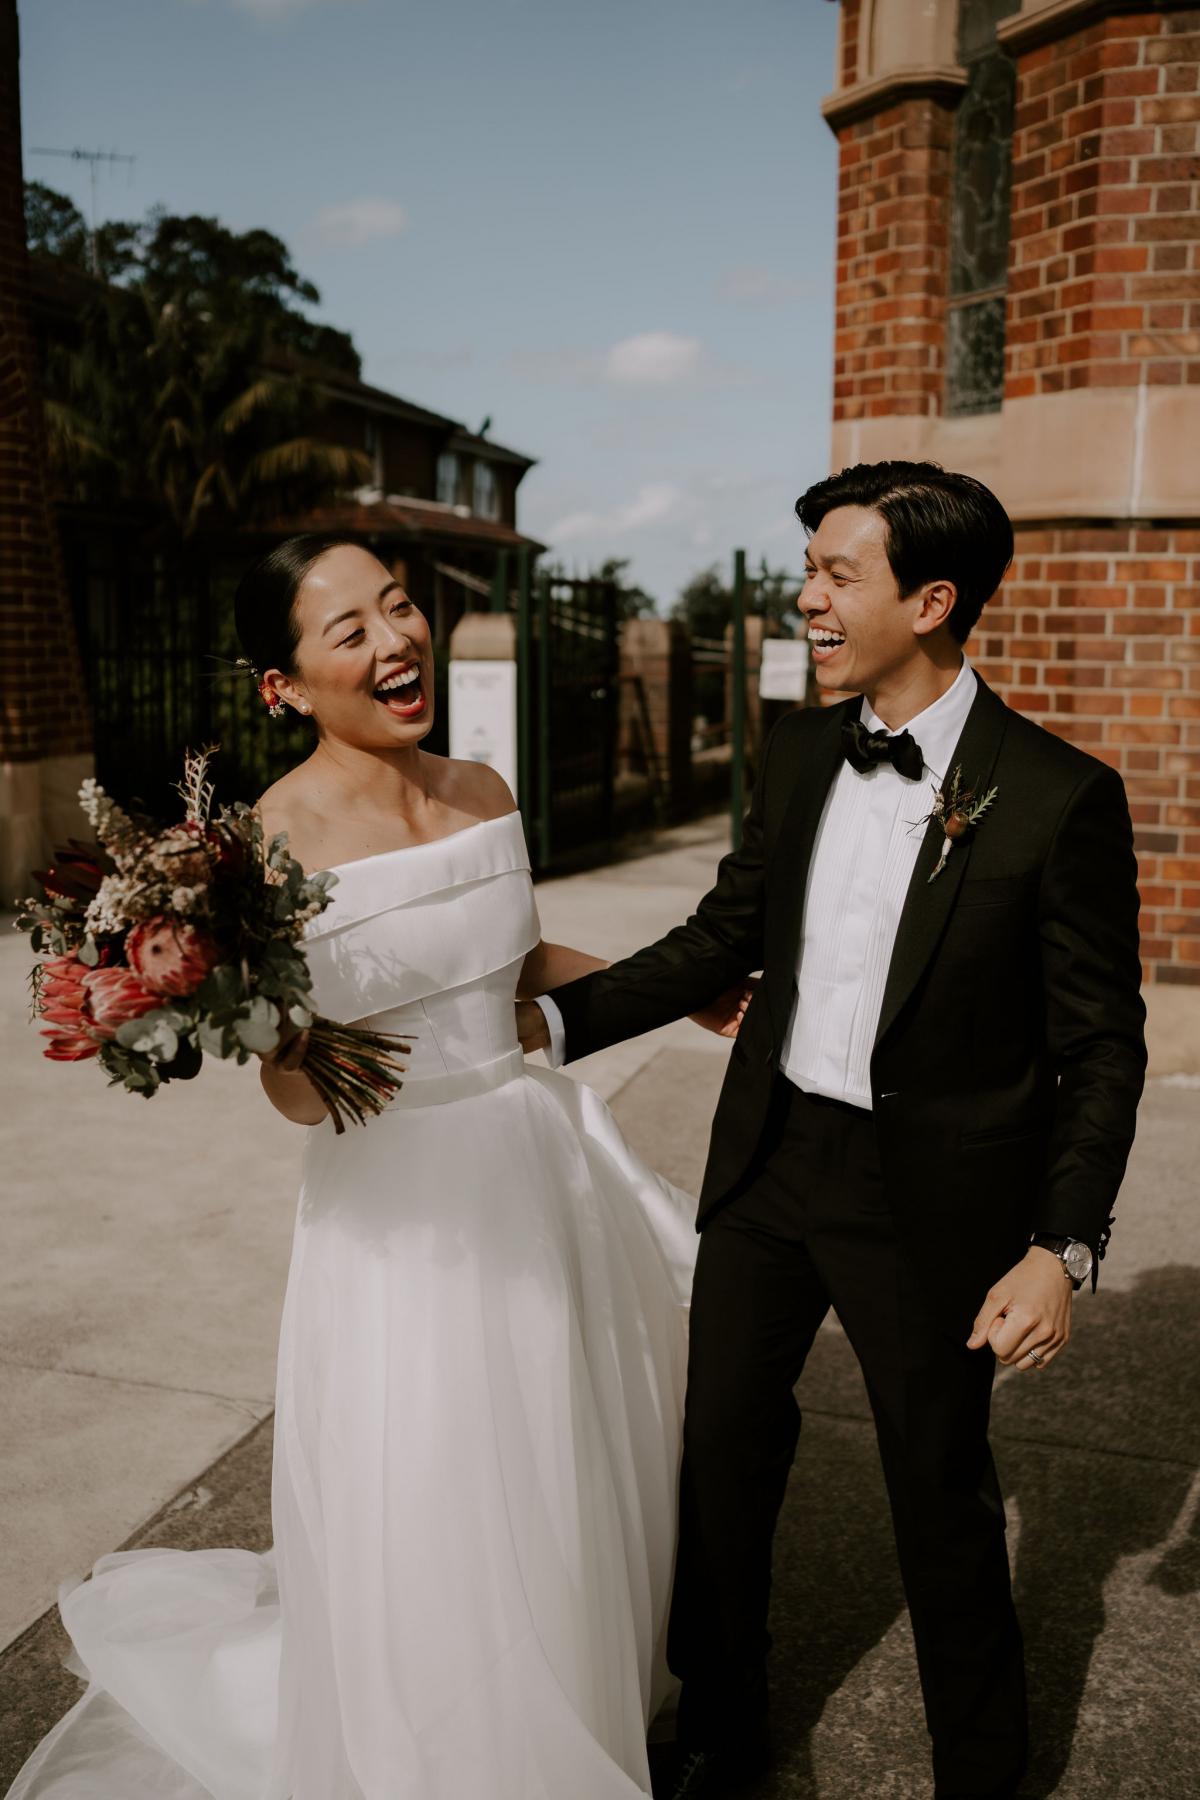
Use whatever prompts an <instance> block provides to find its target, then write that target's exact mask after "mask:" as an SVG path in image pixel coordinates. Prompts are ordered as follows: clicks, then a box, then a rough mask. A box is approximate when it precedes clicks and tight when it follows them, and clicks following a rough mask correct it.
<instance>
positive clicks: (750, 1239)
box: [669, 1076, 1027, 1795]
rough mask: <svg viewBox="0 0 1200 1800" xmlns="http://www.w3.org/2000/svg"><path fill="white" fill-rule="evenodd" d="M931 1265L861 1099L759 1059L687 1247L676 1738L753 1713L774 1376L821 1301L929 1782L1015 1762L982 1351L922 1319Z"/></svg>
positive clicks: (796, 1364) (774, 1470)
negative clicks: (860, 1415)
mask: <svg viewBox="0 0 1200 1800" xmlns="http://www.w3.org/2000/svg"><path fill="white" fill-rule="evenodd" d="M929 1178H930V1180H931V1181H936V1180H937V1146H936V1145H935V1144H931V1145H930V1175H929ZM965 1198H966V1197H964V1199H965ZM937 1279H938V1272H937V1270H936V1269H935V1268H918V1267H916V1266H914V1265H912V1264H911V1263H910V1261H909V1260H908V1259H907V1258H906V1257H905V1256H903V1255H901V1253H900V1251H899V1248H898V1245H897V1240H896V1233H895V1228H894V1225H893V1222H892V1219H891V1215H890V1212H889V1209H888V1206H887V1203H886V1200H885V1198H884V1191H883V1182H882V1177H881V1174H880V1168H879V1157H878V1151H877V1146H876V1138H875V1127H874V1120H873V1118H872V1116H871V1114H870V1113H869V1112H867V1111H865V1110H864V1109H862V1108H860V1107H854V1106H848V1105H846V1104H844V1103H843V1102H840V1101H836V1100H825V1099H821V1098H818V1097H814V1096H811V1095H808V1094H805V1093H802V1092H801V1091H800V1090H799V1089H797V1088H795V1087H794V1086H793V1085H792V1084H791V1083H790V1082H789V1081H787V1080H786V1079H785V1078H784V1077H783V1076H779V1077H778V1079H777V1083H776V1088H775V1091H774V1094H773V1098H772V1107H771V1116H770V1120H769V1123H768V1127H767V1130H766V1132H765V1133H764V1136H763V1139H762V1143H761V1147H760V1150H759V1153H758V1156H757V1158H756V1161H755V1164H754V1166H753V1168H752V1169H751V1171H750V1173H749V1174H748V1175H747V1177H746V1178H745V1180H744V1181H743V1183H742V1184H741V1187H740V1189H739V1190H738V1191H737V1192H736V1193H735V1194H734V1196H733V1197H732V1198H731V1199H730V1201H729V1202H728V1203H727V1204H726V1205H725V1206H724V1207H723V1208H722V1210H721V1211H720V1212H719V1213H718V1214H717V1215H716V1217H715V1218H714V1219H713V1220H712V1222H711V1223H710V1224H709V1225H707V1226H706V1227H705V1229H704V1231H703V1233H702V1235H701V1241H700V1251H699V1257H698V1261H697V1266H696V1278H695V1287H694V1292H693V1300H692V1314H691V1350H690V1355H689V1365H688V1391H687V1410H686V1418H685V1424H684V1460H683V1473H682V1481H681V1494H680V1543H679V1561H678V1568H677V1574H676V1583H675V1596H674V1601H673V1605H672V1612H671V1624H670V1640H669V1661H670V1665H671V1668H672V1670H673V1671H674V1673H675V1674H676V1675H677V1676H679V1677H680V1678H681V1679H682V1681H683V1694H682V1697H681V1701H680V1714H679V1730H680V1737H681V1739H683V1740H684V1741H685V1742H687V1743H688V1744H690V1745H694V1746H697V1747H705V1748H718V1749H719V1748H728V1749H729V1750H730V1751H731V1752H732V1753H733V1754H735V1755H736V1754H737V1753H738V1750H739V1747H740V1746H742V1745H746V1744H750V1745H753V1744H754V1743H755V1742H756V1741H757V1740H758V1739H759V1738H760V1737H761V1735H762V1733H763V1730H764V1724H765V1711H766V1676H765V1662H766V1654H767V1650H768V1648H769V1643H770V1640H769V1637H768V1632H767V1610H768V1604H769V1599H770V1586H771V1540H772V1536H773V1533H774V1529H775V1522H776V1519H777V1517H778V1514H779V1508H780V1506H781V1504H782V1502H783V1497H784V1490H785V1488H786V1485H787V1478H788V1472H789V1469H790V1468H791V1463H792V1458H793V1456H794V1454H795V1449H796V1443H797V1440H798V1437H799V1432H800V1414H799V1410H798V1408H797V1405H796V1401H795V1398H794V1396H793V1393H792V1389H793V1387H794V1386H795V1383H796V1381H797V1380H798V1379H799V1376H800V1373H801V1371H802V1369H803V1367H804V1363H805V1359H806V1357H807V1355H808V1351H809V1347H810V1345H811V1344H812V1341H813V1338H814V1336H815V1335H816V1332H817V1328H818V1327H819V1325H820V1323H821V1321H822V1319H823V1318H824V1317H825V1314H826V1313H827V1311H828V1310H829V1308H830V1307H831V1306H832V1307H833V1309H834V1311H835V1313H836V1314H837V1317H838V1318H839V1320H840V1321H841V1323H842V1325H843V1327H844V1329H845V1332H846V1335H847V1337H848V1338H849V1340H850V1343H851V1345H852V1346H853V1348H854V1352H855V1354H856V1356H857V1357H858V1361H859V1363H860V1365H861V1367H862V1371H863V1375H864V1377H865V1379H866V1384H867V1390H868V1393H869V1396H870V1402H871V1407H872V1410H873V1413H874V1417H875V1427H876V1432H877V1436H878V1442H879V1451H880V1456H881V1458H882V1462H883V1471H884V1477H885V1480H886V1483H887V1490H888V1496H889V1499H890V1502H891V1509H892V1519H893V1525H894V1528H895V1535H896V1545H897V1550H898V1553H899V1561H900V1570H901V1575H902V1578H903V1582H904V1588H905V1593H906V1596H907V1600H908V1605H909V1610H910V1613H911V1617H912V1625H913V1635H914V1639H915V1642H916V1650H917V1659H918V1664H919V1669H920V1677H921V1685H922V1690H923V1693H924V1698H925V1714H926V1720H927V1723H928V1726H929V1730H930V1733H931V1736H932V1740H933V1767H934V1777H935V1784H936V1788H937V1791H938V1792H939V1793H945V1794H951V1793H953V1794H956V1795H958V1794H962V1795H971V1794H979V1795H983V1794H992V1793H995V1792H997V1791H1003V1789H1004V1788H1005V1787H1006V1786H1009V1785H1015V1783H1016V1781H1017V1779H1018V1778H1019V1776H1020V1774H1021V1771H1022V1768H1023V1767H1024V1763H1025V1757H1026V1747H1027V1723H1026V1707H1025V1676H1024V1663H1023V1656H1022V1645H1021V1634H1020V1630H1019V1627H1018V1625H1017V1619H1016V1614H1015V1612H1014V1610H1013V1603H1012V1593H1011V1588H1010V1582H1009V1570H1008V1558H1007V1553H1006V1547H1005V1531H1004V1508H1003V1503H1002V1500H1001V1496H1000V1489H999V1485H998V1483H997V1479H996V1471H995V1466H994V1464H993V1461H992V1456H991V1451H990V1449H989V1447H988V1442H987V1428H988V1412H989V1406H990V1400H991V1388H992V1378H993V1373H994V1368H995V1360H994V1357H993V1355H992V1353H991V1351H990V1350H988V1349H984V1350H978V1351H970V1350H968V1349H967V1348H966V1346H965V1344H964V1343H962V1342H959V1341H955V1340H954V1339H953V1338H952V1337H950V1336H949V1335H947V1333H946V1330H945V1328H944V1326H943V1325H940V1324H938V1323H937V1322H936V1321H935V1319H934V1317H933V1314H932V1311H931V1309H930V1308H929V1307H927V1305H926V1303H925V1289H926V1288H927V1287H928V1286H929V1284H931V1283H934V1282H936V1281H937ZM982 1298H983V1296H982V1294H981V1295H980V1300H982ZM776 1678H777V1679H778V1680H781V1681H785V1680H786V1678H787V1672H786V1670H779V1671H776Z"/></svg>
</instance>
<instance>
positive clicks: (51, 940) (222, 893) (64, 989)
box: [17, 751, 407, 1132]
mask: <svg viewBox="0 0 1200 1800" xmlns="http://www.w3.org/2000/svg"><path fill="white" fill-rule="evenodd" d="M209 758H210V752H208V751H205V752H203V753H202V754H198V755H196V754H193V755H189V756H187V757H186V758H185V761H184V779H183V781H182V782H181V783H180V785H179V792H180V794H181V795H182V796H183V799H184V801H185V803H186V812H185V816H184V818H183V819H182V821H181V822H180V823H179V824H176V825H169V826H166V827H165V828H164V827H162V826H159V825H156V824H154V823H153V822H152V821H149V820H144V819H140V818H138V819H135V818H131V817H130V816H129V814H128V813H126V812H124V811H122V809H121V808H120V807H119V806H118V805H117V804H116V802H115V801H113V800H111V799H110V798H109V796H108V795H107V794H106V793H105V792H104V789H103V788H102V787H101V786H100V785H99V784H98V783H97V782H95V781H85V782H84V784H83V787H82V788H81V789H80V793H79V799H80V804H81V806H82V808H83V811H84V813H85V814H86V815H87V818H88V820H89V822H90V824H91V826H92V828H93V830H94V832H95V834H96V838H97V840H98V841H97V843H96V844H94V845H89V844H84V843H81V842H79V841H77V840H74V839H73V840H72V841H71V843H70V844H69V845H68V847H67V848H66V849H64V850H62V851H61V852H59V853H58V854H57V855H56V858H55V862H54V866H53V867H52V868H50V869H46V870H39V871H38V880H39V881H40V882H41V884H42V887H43V889H44V892H45V897H44V899H41V900H28V901H26V902H25V903H24V907H23V910H22V912H21V915H20V917H19V918H18V920H17V924H18V926H19V927H20V928H21V929H23V930H26V931H28V932H29V934H30V940H31V942H32V944H33V948H34V950H36V951H37V952H38V953H39V954H40V955H41V956H42V958H43V960H42V961H40V962H39V963H37V964H36V965H35V967H34V970H33V974H32V977H31V985H32V989H33V1010H34V1014H35V1016H39V1017H41V1018H42V1019H44V1020H45V1021H46V1025H45V1033H46V1035H47V1037H48V1038H49V1043H48V1045H47V1047H46V1051H45V1054H46V1055H47V1056H48V1057H50V1058H52V1059H53V1060H54V1061H56V1062H79V1061H82V1060H83V1059H84V1058H85V1057H95V1058H96V1060H97V1061H98V1062H99V1063H100V1065H101V1067H102V1068H104V1069H106V1070H107V1071H108V1074H109V1075H110V1077H111V1079H112V1083H113V1084H119V1085H121V1086H124V1087H126V1088H128V1089H129V1090H130V1091H131V1092H132V1093H136V1094H144V1095H146V1096H147V1097H149V1096H150V1095H151V1094H153V1093H155V1092H157V1090H158V1088H159V1087H160V1086H161V1085H162V1083H163V1082H164V1081H170V1080H176V1081H180V1080H187V1079H190V1078H191V1077H192V1076H194V1075H196V1074H197V1073H198V1072H199V1069H200V1064H201V1060H202V1054H203V1053H204V1052H206V1051H207V1053H208V1054H209V1055H210V1056H220V1057H230V1056H233V1057H236V1058H237V1060H238V1062H239V1063H244V1062H245V1061H246V1060H247V1059H248V1057H250V1056H251V1055H252V1054H254V1053H255V1052H258V1053H262V1054H269V1053H270V1052H271V1051H272V1050H275V1049H276V1048H278V1046H279V1045H280V1044H281V1043H282V1042H283V1041H284V1039H285V1037H286V1036H289V1035H291V1034H293V1033H295V1032H297V1031H307V1033H308V1043H307V1047H306V1049H305V1052H304V1060H303V1063H302V1064H301V1067H302V1068H303V1070H304V1073H305V1074H306V1075H307V1076H308V1079H309V1080H310V1081H311V1082H312V1084H313V1086H314V1087H315V1088H316V1090H317V1092H318V1094H319V1095H320V1096H321V1098H322V1100H324V1102H325V1104H326V1106H327V1107H328V1108H329V1112H330V1114H331V1116H332V1118H333V1123H334V1128H335V1130H337V1131H339V1132H340V1131H344V1130H345V1118H344V1115H345V1114H349V1116H350V1117H351V1118H353V1119H355V1120H357V1121H358V1122H359V1123H360V1124H362V1123H364V1122H365V1120H366V1119H368V1118H369V1117H371V1116H372V1115H373V1114H375V1113H378V1112H381V1111H382V1110H383V1108H384V1107H385V1106H386V1105H387V1103H388V1102H389V1100H391V1098H392V1097H393V1095H394V1094H395V1093H396V1092H397V1090H398V1089H399V1087H400V1085H401V1082H400V1074H401V1071H402V1069H403V1067H404V1065H403V1064H402V1063H401V1062H400V1061H399V1056H400V1055H401V1054H402V1053H403V1052H405V1051H406V1050H407V1045H406V1044H405V1043H404V1041H403V1040H402V1039H401V1038H397V1037H392V1036H389V1035H385V1034H383V1033H380V1032H374V1031H368V1030H365V1029H363V1028H362V1027H360V1026H352V1025H338V1024H335V1023H334V1022H333V1021H332V1020H329V1019H323V1018H319V1017H317V1016H316V1015H315V1014H314V1012H313V1010H312V1007H311V1005H310V990H311V986H312V981H311V977H310V975H309V972H308V965H307V963H306V962H305V958H304V952H303V949H302V948H301V945H300V938H301V935H302V933H303V931H304V927H305V925H306V924H307V923H308V921H309V920H310V919H314V918H316V916H317V915H318V913H321V912H323V911H324V909H325V907H326V906H328V904H329V889H330V888H331V887H332V886H333V884H334V883H335V881H336V880H337V876H336V875H334V874H332V873H330V872H328V871H323V872H322V873H320V874H317V875H309V876H306V875H305V873H304V871H303V869H302V868H301V867H300V864H299V863H298V862H297V861H296V860H295V858H294V857H293V856H291V855H289V853H288V848H287V838H286V835H284V834H282V833H281V834H280V835H279V836H277V837H274V838H272V840H271V842H270V844H268V845H265V846H264V842H263V830H262V825H261V822H260V820H259V818H258V815H257V814H256V813H255V812H254V811H253V809H252V808H251V807H249V806H246V805H245V804H243V803H239V804H237V805H235V806H233V807H221V808H220V810H219V811H218V812H217V813H216V814H215V816H214V814H213V787H212V783H211V782H210V780H209V779H208V765H209Z"/></svg>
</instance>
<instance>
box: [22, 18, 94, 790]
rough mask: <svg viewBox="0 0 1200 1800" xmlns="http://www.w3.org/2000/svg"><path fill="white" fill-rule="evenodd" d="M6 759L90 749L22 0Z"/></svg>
mask: <svg viewBox="0 0 1200 1800" xmlns="http://www.w3.org/2000/svg"><path fill="white" fill-rule="evenodd" d="M0 659H2V661H3V667H4V687H5V704H4V707H3V709H2V710H0V762H8V763H20V762H34V761H38V760H40V759H42V758H45V757H50V756H60V755H71V754H76V753H79V752H84V751H86V750H88V749H89V748H90V744H91V730H90V724H89V720H88V712H87V700H86V695H85V692H84V684H83V672H82V668H81V665H80V660H79V653H78V648H77V645H76V640H75V632H74V625H73V621H72V618H71V609H70V604H69V601H68V599H67V587H66V580H65V577H64V574H63V569H62V559H61V552H60V548H59V542H58V535H57V527H56V525H55V522H54V518H53V515H52V512H51V508H50V502H49V497H48V493H47V481H46V459H45V442H44V431H43V421H42V406H41V396H40V395H39V393H38V391H37V387H36V383H35V378H34V361H33V346H32V342H31V339H30V335H29V328H28V262H27V257H26V250H25V219H24V199H23V184H22V173H21V112H20V97H19V88H18V44H17V14H16V5H15V0H0Z"/></svg>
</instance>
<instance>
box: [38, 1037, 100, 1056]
mask: <svg viewBox="0 0 1200 1800" xmlns="http://www.w3.org/2000/svg"><path fill="white" fill-rule="evenodd" d="M46 1036H47V1037H48V1038H49V1040H50V1041H49V1043H48V1044H47V1045H46V1049H45V1052H44V1054H45V1055H46V1056H48V1057H49V1058H50V1061H51V1062H82V1061H83V1059H84V1057H85V1056H95V1055H96V1054H97V1053H98V1052H99V1049H100V1039H99V1038H98V1037H90V1036H89V1035H88V1034H87V1032H84V1031H74V1032H67V1031H60V1032H55V1031H48V1032H47V1033H46Z"/></svg>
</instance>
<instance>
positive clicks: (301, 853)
mask: <svg viewBox="0 0 1200 1800" xmlns="http://www.w3.org/2000/svg"><path fill="white" fill-rule="evenodd" d="M255 811H256V812H257V813H258V816H259V818H260V819H261V820H262V828H263V836H264V838H265V840H266V842H267V843H268V844H269V843H270V841H271V839H272V838H273V837H275V836H276V835H277V834H278V833H279V832H281V831H282V832H286V833H287V839H288V849H289V850H290V851H291V853H292V855H293V856H295V857H296V858H297V859H298V860H299V862H300V863H301V864H302V865H303V867H305V868H308V867H309V862H308V861H307V860H306V858H305V848H306V840H307V839H309V838H311V837H312V836H313V833H314V831H315V829H316V828H317V825H318V821H317V819H316V817H315V815H314V814H313V810H312V807H311V804H310V802H309V799H308V790H307V785H306V783H305V781H304V780H303V776H302V770H301V769H289V770H288V772H287V774H286V775H281V776H280V778H279V780H278V781H273V782H272V783H271V786H270V787H269V788H267V789H266V790H265V791H264V792H263V793H262V794H260V795H259V798H258V800H257V802H256V804H255Z"/></svg>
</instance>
